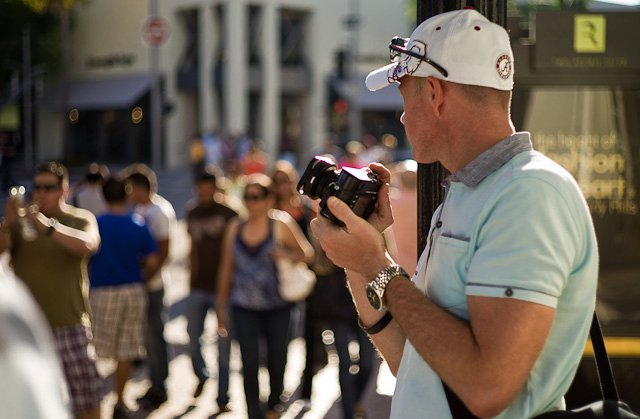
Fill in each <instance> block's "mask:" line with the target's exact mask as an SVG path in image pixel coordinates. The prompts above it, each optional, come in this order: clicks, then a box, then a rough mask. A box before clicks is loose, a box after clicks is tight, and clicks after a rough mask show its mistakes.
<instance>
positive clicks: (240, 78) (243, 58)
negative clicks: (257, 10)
mask: <svg viewBox="0 0 640 419" xmlns="http://www.w3.org/2000/svg"><path fill="white" fill-rule="evenodd" d="M246 7H247V4H246V3H245V1H244V0H228V1H227V2H226V4H225V31H226V33H225V38H226V39H225V45H224V48H225V49H226V50H225V57H226V61H225V68H224V79H223V80H224V86H223V89H224V106H225V107H226V112H225V119H226V120H225V121H224V127H225V128H226V129H227V130H229V132H231V133H234V134H238V133H244V132H246V130H247V112H248V106H247V101H248V95H247V73H248V71H247V68H248V65H249V60H248V57H247V39H246V33H247V30H246V28H247V9H246Z"/></svg>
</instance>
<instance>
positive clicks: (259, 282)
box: [216, 174, 313, 419]
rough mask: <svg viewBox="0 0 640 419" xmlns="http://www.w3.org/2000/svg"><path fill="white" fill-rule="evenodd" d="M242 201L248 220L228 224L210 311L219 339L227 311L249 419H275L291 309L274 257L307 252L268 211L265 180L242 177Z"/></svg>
mask: <svg viewBox="0 0 640 419" xmlns="http://www.w3.org/2000/svg"><path fill="white" fill-rule="evenodd" d="M244 202H245V205H246V207H247V213H248V219H246V220H244V221H241V222H240V221H234V222H232V224H231V225H230V227H229V229H228V230H227V233H226V234H225V239H224V248H223V257H222V265H221V271H220V278H219V290H218V305H217V307H216V312H217V314H218V324H219V329H220V333H222V334H225V333H227V327H230V325H229V320H228V319H227V308H228V307H230V310H231V312H230V314H231V319H232V321H233V327H234V336H235V337H236V338H237V339H238V343H239V344H240V352H241V356H242V375H243V378H244V391H245V397H246V401H247V411H248V415H249V418H250V419H261V418H267V419H271V418H274V417H278V416H279V413H278V409H279V405H280V403H281V396H282V393H283V390H284V370H285V366H286V363H287V347H288V343H289V330H290V322H291V308H292V306H293V304H292V303H290V302H287V301H284V300H283V299H282V297H281V296H280V294H279V292H278V274H277V270H276V265H275V258H281V257H286V258H288V259H292V260H298V261H306V260H308V259H310V258H311V256H312V255H313V249H312V247H311V245H310V244H309V242H308V241H307V240H306V239H305V237H304V235H303V234H302V231H300V228H299V227H298V226H297V225H296V223H295V222H294V221H293V219H292V218H291V216H289V215H288V214H287V213H285V212H282V211H278V210H273V205H274V196H273V192H272V185H271V179H270V178H269V177H268V176H266V175H264V174H254V175H251V176H249V177H248V178H247V181H246V186H245V191H244ZM275 229H279V232H278V236H279V237H281V241H282V243H281V244H280V245H278V246H276V241H275V238H274V235H275V234H274V233H275V231H274V230H275ZM261 338H264V339H265V342H266V352H267V370H268V371H269V381H270V394H269V399H268V402H267V406H268V408H267V409H268V411H267V412H266V416H265V413H264V412H263V410H262V408H261V406H260V398H259V391H258V388H259V386H258V367H259V354H260V341H261Z"/></svg>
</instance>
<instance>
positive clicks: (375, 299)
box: [367, 265, 409, 311]
mask: <svg viewBox="0 0 640 419" xmlns="http://www.w3.org/2000/svg"><path fill="white" fill-rule="evenodd" d="M396 276H404V277H405V278H407V279H409V274H408V273H407V271H405V270H404V269H402V268H401V267H400V265H391V266H387V267H386V268H384V269H383V270H381V271H380V273H378V275H377V276H376V278H375V279H374V280H373V281H371V282H369V285H367V299H368V300H369V304H370V305H371V307H373V308H374V309H376V310H378V311H385V310H386V309H387V306H386V304H385V301H384V292H385V289H386V288H387V284H389V282H390V281H391V280H392V279H393V278H395V277H396Z"/></svg>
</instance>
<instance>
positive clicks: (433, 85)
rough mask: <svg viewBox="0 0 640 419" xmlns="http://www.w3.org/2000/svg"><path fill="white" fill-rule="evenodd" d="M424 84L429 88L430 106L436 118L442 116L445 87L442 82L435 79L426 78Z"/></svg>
mask: <svg viewBox="0 0 640 419" xmlns="http://www.w3.org/2000/svg"><path fill="white" fill-rule="evenodd" d="M426 83H427V85H428V87H429V92H430V96H429V98H430V100H431V106H432V107H433V112H434V113H435V115H436V116H440V115H441V114H442V110H443V106H444V101H445V87H444V82H443V81H442V80H440V79H437V78H435V77H431V76H430V77H427V80H426Z"/></svg>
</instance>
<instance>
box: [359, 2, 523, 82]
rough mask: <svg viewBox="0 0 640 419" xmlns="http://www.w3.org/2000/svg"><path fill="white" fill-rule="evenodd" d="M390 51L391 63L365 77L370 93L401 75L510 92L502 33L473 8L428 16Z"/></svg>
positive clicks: (509, 58)
mask: <svg viewBox="0 0 640 419" xmlns="http://www.w3.org/2000/svg"><path fill="white" fill-rule="evenodd" d="M389 50H390V53H391V57H392V60H393V62H392V63H391V64H389V65H386V66H384V67H381V68H379V69H377V70H374V71H372V72H371V73H369V75H368V76H367V79H366V81H365V83H366V85H367V88H368V89H369V90H371V91H375V90H380V89H382V88H384V87H387V86H388V85H390V84H391V83H393V82H397V81H398V80H400V79H401V78H402V77H404V76H406V75H411V76H417V77H428V76H433V77H436V78H438V79H441V80H447V81H451V82H454V83H460V84H470V85H474V86H485V87H492V88H494V89H498V90H512V89H513V52H512V51H511V44H510V43H509V35H508V34H507V31H506V30H504V28H503V27H502V26H500V25H497V24H495V23H492V22H490V21H489V20H488V19H487V18H485V17H484V16H483V15H482V14H480V13H478V12H477V11H475V10H472V9H464V10H456V11H453V12H447V13H442V14H439V15H436V16H433V17H432V18H430V19H427V20H425V21H424V22H422V23H421V24H420V25H419V26H418V27H417V28H416V29H415V30H414V31H413V33H412V34H411V37H410V38H409V39H408V40H407V39H403V38H399V37H395V38H393V40H392V41H391V44H389Z"/></svg>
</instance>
